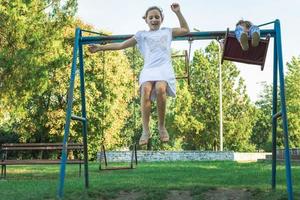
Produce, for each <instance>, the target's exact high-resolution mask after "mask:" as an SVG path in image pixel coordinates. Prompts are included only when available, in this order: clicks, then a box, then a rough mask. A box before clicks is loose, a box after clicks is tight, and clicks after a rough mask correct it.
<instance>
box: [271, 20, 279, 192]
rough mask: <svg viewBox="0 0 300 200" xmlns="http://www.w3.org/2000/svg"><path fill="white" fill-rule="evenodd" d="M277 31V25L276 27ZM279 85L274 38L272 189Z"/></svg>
mask: <svg viewBox="0 0 300 200" xmlns="http://www.w3.org/2000/svg"><path fill="white" fill-rule="evenodd" d="M274 29H275V25H274ZM277 83H278V57H277V40H276V37H274V57H273V103H272V106H273V108H272V189H275V188H276V157H277V155H276V154H277V152H276V139H277V138H276V137H277V119H278V118H277V117H274V116H275V114H276V113H277Z"/></svg>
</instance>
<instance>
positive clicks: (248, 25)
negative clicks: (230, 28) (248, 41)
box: [236, 19, 253, 28]
mask: <svg viewBox="0 0 300 200" xmlns="http://www.w3.org/2000/svg"><path fill="white" fill-rule="evenodd" d="M238 25H242V26H246V28H250V27H251V26H252V25H253V24H252V22H250V21H246V20H242V19H241V20H240V21H238V22H237V24H236V26H238Z"/></svg>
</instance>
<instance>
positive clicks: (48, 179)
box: [0, 161, 300, 200]
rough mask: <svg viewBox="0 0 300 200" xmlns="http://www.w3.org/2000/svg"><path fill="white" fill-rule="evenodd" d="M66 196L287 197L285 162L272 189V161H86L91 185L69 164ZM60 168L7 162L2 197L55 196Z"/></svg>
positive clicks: (297, 195) (296, 173)
mask: <svg viewBox="0 0 300 200" xmlns="http://www.w3.org/2000/svg"><path fill="white" fill-rule="evenodd" d="M66 172H67V174H66V179H65V190H64V197H65V199H103V200H104V199H113V198H115V197H118V192H119V191H134V192H140V193H142V194H143V196H142V197H140V198H139V199H156V200H159V199H164V198H165V197H166V196H167V194H168V191H170V190H183V191H190V192H191V194H192V197H193V199H203V193H205V192H206V191H208V190H215V189H217V188H232V189H246V190H247V191H249V192H250V193H251V195H252V198H251V199H255V200H260V199H261V200H276V199H278V200H279V199H280V200H283V199H287V193H286V182H285V166H284V165H278V167H277V190H276V191H275V192H274V191H272V190H271V189H270V188H271V186H270V182H271V164H270V163H236V162H228V161H226V162H220V161H218V162H159V163H140V164H139V165H138V167H137V169H134V170H121V171H101V172H99V170H98V164H97V163H91V162H90V163H89V181H90V187H89V189H88V190H85V189H84V179H83V176H81V177H78V166H77V165H68V166H67V168H66ZM292 174H293V184H294V185H293V189H294V199H295V200H296V199H300V192H299V191H300V166H299V165H298V166H293V167H292ZM58 182H59V166H58V165H53V166H40V165H37V166H8V167H7V180H0V199H5V200H15V199H19V200H22V199H55V198H56V191H57V187H58Z"/></svg>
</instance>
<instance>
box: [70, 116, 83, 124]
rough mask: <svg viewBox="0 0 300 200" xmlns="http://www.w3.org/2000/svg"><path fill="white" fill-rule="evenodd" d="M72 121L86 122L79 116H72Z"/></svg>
mask: <svg viewBox="0 0 300 200" xmlns="http://www.w3.org/2000/svg"><path fill="white" fill-rule="evenodd" d="M71 119H73V120H77V121H82V122H83V121H86V118H83V117H79V116H76V115H72V116H71Z"/></svg>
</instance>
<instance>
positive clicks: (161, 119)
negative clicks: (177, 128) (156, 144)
mask: <svg viewBox="0 0 300 200" xmlns="http://www.w3.org/2000/svg"><path fill="white" fill-rule="evenodd" d="M155 91H156V97H157V112H158V131H159V134H160V140H161V141H162V142H168V141H169V134H168V131H167V129H166V126H165V114H166V101H167V82H165V81H157V82H156V83H155Z"/></svg>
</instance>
